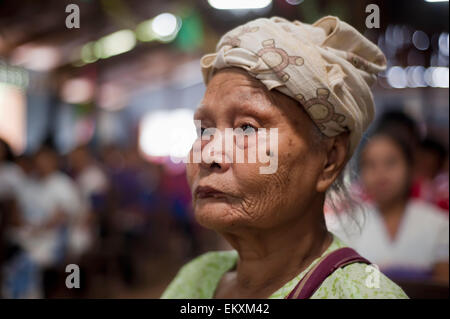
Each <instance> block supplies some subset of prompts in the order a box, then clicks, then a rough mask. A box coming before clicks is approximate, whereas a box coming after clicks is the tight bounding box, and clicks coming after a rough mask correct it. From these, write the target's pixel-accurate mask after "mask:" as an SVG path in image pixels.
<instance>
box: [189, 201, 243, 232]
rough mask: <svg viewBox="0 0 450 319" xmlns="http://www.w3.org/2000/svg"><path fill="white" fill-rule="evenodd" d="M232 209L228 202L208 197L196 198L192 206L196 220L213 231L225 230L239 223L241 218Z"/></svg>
mask: <svg viewBox="0 0 450 319" xmlns="http://www.w3.org/2000/svg"><path fill="white" fill-rule="evenodd" d="M233 211H234V210H233V209H232V208H231V207H230V204H229V203H226V202H223V201H218V200H214V199H209V198H208V199H206V200H197V202H196V203H195V206H194V212H195V218H196V220H197V222H198V223H199V224H200V225H202V226H203V227H206V228H208V229H212V230H215V231H221V230H226V229H229V228H232V227H235V226H237V225H239V224H241V222H242V218H239V214H236V213H233Z"/></svg>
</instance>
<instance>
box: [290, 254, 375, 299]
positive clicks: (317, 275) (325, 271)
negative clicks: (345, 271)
mask: <svg viewBox="0 0 450 319" xmlns="http://www.w3.org/2000/svg"><path fill="white" fill-rule="evenodd" d="M357 262H360V263H365V264H371V262H370V261H368V260H367V259H365V258H363V257H361V256H360V255H359V254H358V253H357V252H356V251H355V250H354V249H352V248H349V247H344V248H340V249H336V250H334V251H332V252H331V253H329V254H327V255H325V256H324V257H323V258H322V260H320V261H319V262H318V263H317V264H316V265H315V266H314V267H313V268H311V270H309V271H308V273H307V274H306V275H305V276H304V277H303V278H302V279H301V280H300V281H299V283H298V284H297V285H296V286H295V288H294V289H293V290H292V291H291V292H290V293H289V295H288V296H287V297H286V299H308V298H309V297H311V296H312V295H313V294H314V292H315V291H316V290H317V289H318V288H319V287H320V285H321V284H322V282H323V281H324V280H325V279H326V278H327V277H328V276H329V275H331V274H332V273H333V272H334V271H335V270H336V269H338V268H341V267H344V266H347V265H349V264H352V263H357Z"/></svg>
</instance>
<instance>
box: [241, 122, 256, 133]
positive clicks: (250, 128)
mask: <svg viewBox="0 0 450 319" xmlns="http://www.w3.org/2000/svg"><path fill="white" fill-rule="evenodd" d="M240 128H241V129H242V130H243V131H244V133H246V134H251V133H254V132H256V129H255V127H254V126H252V125H251V124H243V125H241V126H240Z"/></svg>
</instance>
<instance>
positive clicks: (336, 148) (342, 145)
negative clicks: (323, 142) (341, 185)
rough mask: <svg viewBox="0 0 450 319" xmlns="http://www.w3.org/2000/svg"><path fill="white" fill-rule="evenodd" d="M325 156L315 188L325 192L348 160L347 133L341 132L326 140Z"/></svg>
mask: <svg viewBox="0 0 450 319" xmlns="http://www.w3.org/2000/svg"><path fill="white" fill-rule="evenodd" d="M327 143H329V144H328V145H327V152H326V158H325V161H324V166H323V170H322V174H321V175H320V176H319V180H318V181H317V186H316V190H317V191H318V192H320V193H323V192H326V191H327V189H328V188H329V187H330V186H331V184H333V182H334V181H335V180H336V178H337V177H338V175H339V173H340V172H341V171H342V169H343V168H344V166H345V164H346V163H347V160H348V149H349V135H348V133H342V134H340V135H338V136H335V137H333V138H331V139H330V140H328V141H327Z"/></svg>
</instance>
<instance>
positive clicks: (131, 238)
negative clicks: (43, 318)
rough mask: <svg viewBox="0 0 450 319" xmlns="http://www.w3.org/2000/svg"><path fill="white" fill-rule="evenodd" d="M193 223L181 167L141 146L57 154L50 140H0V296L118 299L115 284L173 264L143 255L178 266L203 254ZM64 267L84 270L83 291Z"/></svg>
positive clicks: (154, 276)
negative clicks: (156, 159)
mask: <svg viewBox="0 0 450 319" xmlns="http://www.w3.org/2000/svg"><path fill="white" fill-rule="evenodd" d="M192 220H193V219H192V212H191V208H190V191H189V189H188V186H187V183H186V180H185V176H184V167H179V166H177V165H174V164H173V165H163V163H152V162H149V161H146V160H144V159H143V158H142V156H140V154H139V153H138V150H137V148H135V147H128V148H123V147H117V146H105V147H104V148H102V149H101V150H100V151H98V150H97V152H95V150H94V149H93V148H90V147H89V146H80V147H78V148H76V149H74V150H73V151H71V152H70V153H68V154H65V155H61V154H59V153H58V152H57V151H56V150H55V148H54V147H52V143H51V141H50V140H49V141H45V142H44V143H43V145H42V146H41V147H40V149H39V150H38V151H37V152H35V153H34V154H29V155H21V156H14V155H13V153H12V152H11V149H10V148H9V146H8V145H7V144H6V143H5V142H4V141H0V225H1V231H0V235H1V241H0V245H1V248H0V258H1V259H0V265H1V270H2V272H1V279H0V283H1V296H2V297H6V298H41V297H71V296H72V297H73V296H75V297H89V296H93V297H114V296H115V295H113V294H112V291H113V290H114V289H115V288H114V287H112V286H111V285H112V283H113V282H120V284H121V285H122V286H125V287H127V286H130V287H133V286H135V285H139V284H141V285H142V284H149V283H150V284H151V283H152V282H157V281H158V280H159V279H162V278H163V277H161V273H163V274H164V272H168V271H169V270H170V269H167V268H166V269H151V266H149V265H148V263H146V261H148V260H150V261H153V263H155V262H154V261H158V260H161V258H166V257H168V258H172V259H170V263H169V264H172V265H174V267H178V265H179V264H181V263H183V262H185V261H186V260H187V259H189V258H192V257H193V256H195V255H197V254H199V253H200V252H201V251H200V250H201V249H202V247H201V246H200V244H199V239H198V238H199V236H202V234H201V230H200V229H199V228H198V227H197V226H196V225H195V224H193V222H192ZM202 242H205V240H203V241H202ZM206 242H208V241H206ZM203 249H204V248H203ZM68 264H76V265H78V266H79V267H80V270H81V276H80V277H81V285H80V286H81V287H80V289H73V290H69V289H67V288H66V287H65V278H66V276H67V275H68V274H67V273H65V267H66V265H68ZM149 267H150V268H149ZM155 267H156V266H155ZM159 267H164V265H159ZM168 275H170V274H168ZM147 277H150V278H147ZM154 297H157V296H154Z"/></svg>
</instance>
